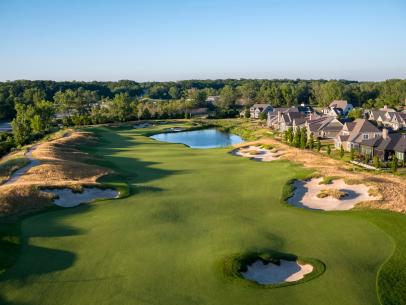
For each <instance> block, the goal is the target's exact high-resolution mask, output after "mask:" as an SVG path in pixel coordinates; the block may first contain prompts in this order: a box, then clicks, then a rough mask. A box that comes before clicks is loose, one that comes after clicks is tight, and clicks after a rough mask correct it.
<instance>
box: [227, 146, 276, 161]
mask: <svg viewBox="0 0 406 305" xmlns="http://www.w3.org/2000/svg"><path fill="white" fill-rule="evenodd" d="M231 153H232V154H233V155H234V156H240V157H244V158H250V159H252V160H256V161H262V162H269V161H273V160H277V159H279V158H280V156H281V154H280V153H278V151H277V150H276V149H275V148H272V149H265V148H262V147H260V146H248V147H247V146H246V147H241V148H237V149H235V150H233V151H232V152H231Z"/></svg>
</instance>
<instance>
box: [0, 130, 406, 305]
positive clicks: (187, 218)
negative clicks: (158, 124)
mask: <svg viewBox="0 0 406 305" xmlns="http://www.w3.org/2000/svg"><path fill="white" fill-rule="evenodd" d="M165 127H167V126H165ZM95 131H96V132H97V134H98V135H99V136H100V137H101V138H102V141H101V143H100V145H99V146H97V147H94V148H93V152H94V153H96V154H98V155H102V156H104V158H105V161H104V164H105V165H106V166H110V167H112V168H114V169H115V170H116V171H119V172H120V173H121V176H120V177H116V179H121V180H125V181H126V182H127V183H128V184H129V185H130V196H129V197H126V198H123V199H118V200H113V201H101V202H98V203H96V204H92V205H84V206H80V207H78V208H74V209H68V210H59V211H53V212H47V213H43V214H39V215H36V216H33V217H30V218H27V219H26V220H24V221H23V223H22V228H21V229H22V234H23V241H24V243H23V249H22V250H21V253H22V254H21V256H20V257H19V259H18V261H17V263H16V264H15V265H14V266H13V267H12V268H11V269H10V270H9V271H8V272H7V273H6V274H5V276H4V277H3V278H2V282H1V283H0V293H1V295H2V297H1V298H0V303H1V304H18V305H23V304H38V305H47V304H49V305H58V304H72V305H81V304H83V305H89V304H100V305H102V304H103V305H104V304H120V305H125V304H136V305H143V304H157V305H158V304H159V305H161V304H165V305H170V304H173V305H183V304H184V305H192V304H198V305H203V304H219V305H227V304H233V305H238V304H244V305H251V304H256V305H260V304H275V305H282V304H295V305H300V304H311V305H317V304H320V305H325V304H331V305H333V304H337V305H346V304H348V305H350V304H351V305H358V304H368V305H373V304H379V300H378V293H377V274H378V271H379V270H380V268H381V266H382V264H383V263H385V262H386V261H387V260H388V259H389V258H390V257H391V255H392V253H393V252H394V251H395V252H394V253H395V256H394V257H393V258H392V259H391V260H390V261H389V263H387V264H386V265H385V266H384V268H383V269H382V271H381V273H380V276H379V279H378V283H379V285H380V286H379V287H380V291H379V293H380V294H381V295H382V296H383V298H384V299H385V298H386V302H387V304H396V303H390V302H391V300H394V298H397V299H399V297H402V292H401V291H400V292H399V291H397V292H396V293H397V295H395V296H393V295H388V293H387V290H388V287H387V286H385V285H391V284H390V283H391V282H390V279H388V275H387V274H386V273H388V272H389V275H390V276H391V275H392V274H393V271H396V267H399V265H400V267H402V264H403V266H404V264H405V263H404V262H405V257H404V251H402V250H401V248H397V249H396V250H395V245H396V243H397V242H399V243H401V242H402V240H405V238H402V236H404V235H405V230H403V231H402V230H400V229H399V226H400V227H401V228H405V224H406V218H405V216H404V215H395V214H393V213H386V212H341V213H334V212H333V213H331V212H330V213H325V212H317V211H308V210H302V209H297V208H294V207H289V206H287V205H285V204H282V203H281V201H280V199H281V197H282V191H283V189H284V185H285V184H286V182H287V181H288V180H290V179H293V178H298V177H304V176H306V175H308V174H309V172H308V171H306V170H304V169H303V168H301V167H299V166H297V165H295V164H293V163H289V162H285V161H276V162H271V163H261V162H254V161H251V160H248V159H245V158H238V157H235V156H232V155H230V154H228V153H227V151H228V150H227V149H212V150H194V149H190V148H187V147H185V146H183V145H179V144H168V143H160V142H157V141H154V140H152V139H149V138H146V137H144V136H142V133H145V132H148V131H146V130H134V129H127V130H126V129H106V128H99V129H95ZM110 182H111V181H110ZM394 215H395V216H394ZM392 219H394V220H396V224H394V223H392V221H391V220H392ZM395 230H398V231H401V232H397V233H396V234H398V237H397V239H394V238H393V237H391V236H390V235H391V233H394V232H395ZM388 233H389V234H388ZM266 249H270V250H273V251H279V252H284V253H292V254H295V255H297V256H300V257H308V258H315V259H318V260H320V261H321V262H323V263H324V264H325V265H326V271H325V272H324V273H323V274H322V275H321V276H319V277H317V278H315V279H313V280H311V281H308V282H306V283H302V284H299V285H294V286H288V287H282V288H276V289H263V288H260V287H255V286H252V285H244V283H241V281H234V280H232V279H230V278H228V277H226V276H224V274H223V273H222V268H221V265H222V263H223V260H224V259H226V258H228V257H230V256H232V255H235V254H238V253H245V252H247V253H248V252H253V251H264V250H266ZM399 249H400V250H399ZM399 251H400V253H399ZM391 270H392V271H391ZM398 273H399V274H398V276H397V277H396V278H395V279H399V278H400V279H401V280H402V279H404V277H403V278H402V274H401V272H398ZM403 276H404V275H403ZM403 282H404V281H403ZM399 285H404V284H399ZM402 287H403V286H400V287H398V288H400V289H402ZM382 289H384V290H385V291H386V293H385V291H382ZM398 304H401V303H398Z"/></svg>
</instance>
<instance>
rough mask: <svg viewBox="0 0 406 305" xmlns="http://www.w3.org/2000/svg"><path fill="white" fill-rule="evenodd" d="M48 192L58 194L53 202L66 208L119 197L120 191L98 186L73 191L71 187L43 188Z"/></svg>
mask: <svg viewBox="0 0 406 305" xmlns="http://www.w3.org/2000/svg"><path fill="white" fill-rule="evenodd" d="M43 191H44V192H46V193H52V194H54V195H56V196H57V198H56V199H54V200H53V203H54V204H56V205H58V206H60V207H64V208H71V207H75V206H78V205H79V204H81V203H87V202H91V201H93V200H95V199H111V198H117V197H118V192H117V191H116V190H113V189H100V188H96V187H84V188H83V191H82V192H80V193H78V192H73V191H72V190H71V189H69V188H63V189H43Z"/></svg>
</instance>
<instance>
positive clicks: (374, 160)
mask: <svg viewBox="0 0 406 305" xmlns="http://www.w3.org/2000/svg"><path fill="white" fill-rule="evenodd" d="M373 164H374V167H375V168H380V167H381V161H380V160H379V158H378V156H374V158H373Z"/></svg>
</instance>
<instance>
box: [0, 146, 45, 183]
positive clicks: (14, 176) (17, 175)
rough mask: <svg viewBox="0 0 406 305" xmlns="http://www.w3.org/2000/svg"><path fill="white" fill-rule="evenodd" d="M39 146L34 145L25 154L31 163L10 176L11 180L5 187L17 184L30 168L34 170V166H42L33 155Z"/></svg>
mask: <svg viewBox="0 0 406 305" xmlns="http://www.w3.org/2000/svg"><path fill="white" fill-rule="evenodd" d="M37 146H38V145H34V146H33V147H31V148H30V149H29V150H28V151H27V152H26V153H25V157H26V158H27V159H28V160H29V161H30V162H29V163H28V164H27V165H25V166H23V167H21V168H19V169H18V170H16V171H15V172H13V173H12V174H11V176H10V178H9V179H8V180H7V181H6V182H5V183H4V185H7V184H11V183H14V182H16V181H17V180H18V179H19V178H20V177H21V176H23V175H24V174H25V173H26V172H27V171H28V170H29V169H30V168H33V167H34V166H37V165H39V164H40V161H38V160H37V159H35V158H34V157H33V156H32V153H33V151H34V150H35V149H37Z"/></svg>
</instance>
